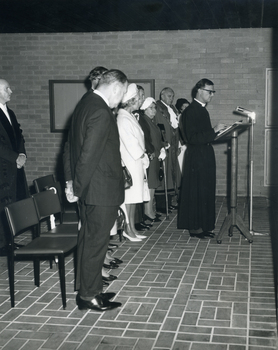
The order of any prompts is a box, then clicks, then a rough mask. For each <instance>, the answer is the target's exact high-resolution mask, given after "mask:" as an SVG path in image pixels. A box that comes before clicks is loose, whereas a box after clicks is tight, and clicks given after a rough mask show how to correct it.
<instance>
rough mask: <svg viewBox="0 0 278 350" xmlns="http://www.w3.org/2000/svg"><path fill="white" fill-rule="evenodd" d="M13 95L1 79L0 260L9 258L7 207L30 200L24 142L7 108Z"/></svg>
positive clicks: (14, 118)
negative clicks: (0, 258)
mask: <svg viewBox="0 0 278 350" xmlns="http://www.w3.org/2000/svg"><path fill="white" fill-rule="evenodd" d="M11 95H12V90H11V88H10V85H9V83H8V82H7V81H6V80H4V79H0V256H6V255H7V239H6V237H7V235H8V234H9V227H8V224H7V222H6V218H5V213H4V207H5V206H7V205H8V204H11V203H13V202H16V201H18V200H21V199H24V198H26V197H29V191H28V186H27V182H26V176H25V171H24V166H25V164H26V159H27V156H26V151H25V146H24V143H25V141H24V138H23V135H22V130H21V129H20V125H19V123H18V122H17V119H16V116H15V114H14V112H13V111H12V110H11V109H10V108H9V107H8V106H7V102H9V101H10V99H11Z"/></svg>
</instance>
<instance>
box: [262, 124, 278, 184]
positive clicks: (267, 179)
mask: <svg viewBox="0 0 278 350" xmlns="http://www.w3.org/2000/svg"><path fill="white" fill-rule="evenodd" d="M277 150H278V129H265V155H264V161H265V164H264V185H265V186H278V162H277Z"/></svg>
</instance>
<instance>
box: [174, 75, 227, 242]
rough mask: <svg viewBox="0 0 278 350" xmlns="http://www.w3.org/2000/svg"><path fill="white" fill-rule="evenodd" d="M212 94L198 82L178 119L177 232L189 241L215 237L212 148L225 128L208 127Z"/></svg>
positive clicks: (207, 85) (211, 89)
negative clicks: (181, 142)
mask: <svg viewBox="0 0 278 350" xmlns="http://www.w3.org/2000/svg"><path fill="white" fill-rule="evenodd" d="M214 94H215V90H214V84H213V82H212V81H210V80H208V79H202V80H200V81H199V82H198V83H197V84H196V85H195V87H194V89H193V96H195V98H194V100H193V102H192V103H191V104H190V105H189V106H188V107H187V108H186V109H185V111H184V112H183V114H182V116H181V125H182V132H183V135H184V136H185V138H186V146H187V149H186V151H185V154H184V164H183V178H182V185H181V195H180V203H179V211H178V228H179V229H187V230H189V233H190V236H191V237H197V238H205V237H214V234H213V233H212V232H211V231H212V230H214V227H215V187H216V164H215V155H214V150H213V147H212V145H211V143H212V141H213V140H214V139H215V137H216V134H217V132H219V131H220V130H221V129H223V128H224V127H225V125H224V124H218V125H217V126H215V127H214V128H213V127H212V126H211V121H210V116H209V113H208V111H207V110H206V105H207V104H208V103H209V102H210V101H211V100H212V97H213V95H214Z"/></svg>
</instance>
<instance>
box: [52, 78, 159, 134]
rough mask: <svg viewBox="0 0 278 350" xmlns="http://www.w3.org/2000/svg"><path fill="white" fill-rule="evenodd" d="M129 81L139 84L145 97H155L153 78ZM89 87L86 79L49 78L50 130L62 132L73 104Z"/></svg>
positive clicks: (70, 114) (74, 104)
mask: <svg viewBox="0 0 278 350" xmlns="http://www.w3.org/2000/svg"><path fill="white" fill-rule="evenodd" d="M129 83H136V84H138V85H141V86H142V87H143V88H144V90H145V96H146V97H149V96H151V97H155V80H154V79H138V80H135V79H130V80H129ZM89 88H90V87H89V86H88V81H84V80H49V105H50V131H51V132H63V131H64V130H65V129H68V128H69V124H70V119H71V116H72V113H73V111H74V109H75V106H76V105H77V103H78V101H79V100H80V99H81V97H82V96H83V95H84V94H85V93H86V91H88V89H89Z"/></svg>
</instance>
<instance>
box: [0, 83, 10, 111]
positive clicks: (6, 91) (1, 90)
mask: <svg viewBox="0 0 278 350" xmlns="http://www.w3.org/2000/svg"><path fill="white" fill-rule="evenodd" d="M11 94H12V90H11V88H10V85H9V83H8V82H7V81H6V80H4V79H0V103H2V104H3V105H5V104H6V103H7V102H8V101H10V99H11Z"/></svg>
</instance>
